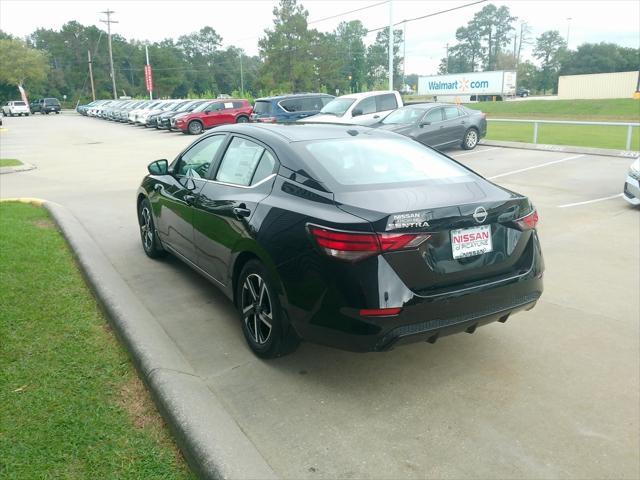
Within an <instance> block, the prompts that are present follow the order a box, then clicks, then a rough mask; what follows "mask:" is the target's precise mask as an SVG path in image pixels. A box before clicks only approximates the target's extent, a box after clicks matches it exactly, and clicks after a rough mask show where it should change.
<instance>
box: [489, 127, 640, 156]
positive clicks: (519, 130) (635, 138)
mask: <svg viewBox="0 0 640 480" xmlns="http://www.w3.org/2000/svg"><path fill="white" fill-rule="evenodd" d="M487 139H488V140H506V141H512V142H526V143H532V142H533V124H528V123H506V122H491V121H490V122H489V124H488V126H487ZM626 140H627V127H611V126H590V125H553V124H551V125H545V124H540V125H538V143H544V144H550V145H573V146H579V147H598V148H613V149H618V150H624V149H625V147H626ZM631 149H632V150H636V151H638V150H640V128H638V127H635V128H633V130H632V136H631Z"/></svg>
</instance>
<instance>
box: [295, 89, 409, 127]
mask: <svg viewBox="0 0 640 480" xmlns="http://www.w3.org/2000/svg"><path fill="white" fill-rule="evenodd" d="M402 106H403V104H402V98H401V97H400V93H398V92H396V91H388V90H384V91H377V92H364V93H353V94H350V95H342V96H341V97H336V98H334V99H333V100H331V101H330V102H329V103H327V104H326V105H325V106H324V107H323V108H322V110H320V113H318V114H317V115H312V116H311V117H307V118H305V119H304V120H299V121H302V122H308V123H349V124H354V125H365V126H369V125H373V124H374V123H378V122H379V121H380V120H382V119H383V118H384V117H386V116H387V115H389V114H390V113H391V112H393V111H394V110H395V109H397V108H400V107H402Z"/></svg>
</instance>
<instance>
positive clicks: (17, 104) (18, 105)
mask: <svg viewBox="0 0 640 480" xmlns="http://www.w3.org/2000/svg"><path fill="white" fill-rule="evenodd" d="M30 113H31V111H30V110H29V105H27V104H26V103H24V102H23V101H22V100H15V101H11V102H7V104H6V105H4V106H3V107H2V114H3V115H4V116H7V117H13V116H14V115H25V116H27V117H28V116H29V114H30Z"/></svg>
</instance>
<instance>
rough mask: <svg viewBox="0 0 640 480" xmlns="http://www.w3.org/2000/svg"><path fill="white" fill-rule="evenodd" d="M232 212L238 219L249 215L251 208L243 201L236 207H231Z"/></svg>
mask: <svg viewBox="0 0 640 480" xmlns="http://www.w3.org/2000/svg"><path fill="white" fill-rule="evenodd" d="M233 214H234V215H235V216H236V218H237V219H238V220H242V219H243V218H247V217H248V216H250V215H251V210H249V209H248V208H247V206H246V205H245V204H244V203H241V204H240V205H238V206H237V207H233Z"/></svg>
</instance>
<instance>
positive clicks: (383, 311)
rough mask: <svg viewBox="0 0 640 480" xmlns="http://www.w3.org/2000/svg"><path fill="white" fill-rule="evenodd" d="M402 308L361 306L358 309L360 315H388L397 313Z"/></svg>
mask: <svg viewBox="0 0 640 480" xmlns="http://www.w3.org/2000/svg"><path fill="white" fill-rule="evenodd" d="M401 310H402V308H400V307H396V308H363V309H362V310H360V316H361V317H389V316H391V315H398V314H399V313H400V311H401Z"/></svg>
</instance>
